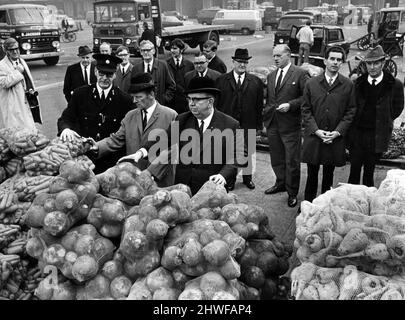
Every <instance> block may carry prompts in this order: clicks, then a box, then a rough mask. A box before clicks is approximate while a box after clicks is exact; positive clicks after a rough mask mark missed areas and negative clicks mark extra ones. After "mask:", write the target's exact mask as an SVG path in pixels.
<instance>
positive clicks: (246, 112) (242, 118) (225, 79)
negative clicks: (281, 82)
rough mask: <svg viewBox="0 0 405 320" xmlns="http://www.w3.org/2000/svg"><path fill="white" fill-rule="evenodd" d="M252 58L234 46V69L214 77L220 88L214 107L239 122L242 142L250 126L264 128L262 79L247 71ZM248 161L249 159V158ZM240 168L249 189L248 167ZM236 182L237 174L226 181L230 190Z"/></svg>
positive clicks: (251, 187)
mask: <svg viewBox="0 0 405 320" xmlns="http://www.w3.org/2000/svg"><path fill="white" fill-rule="evenodd" d="M251 58H252V57H251V56H249V51H248V49H242V48H238V49H236V50H235V54H234V56H233V57H232V61H233V70H232V71H231V72H228V73H225V74H223V75H221V76H220V77H219V78H218V79H217V80H216V86H217V88H218V89H219V90H220V91H221V96H220V98H219V101H218V104H217V108H218V110H220V111H222V112H224V113H226V114H227V115H229V116H231V117H233V118H234V119H236V120H238V121H239V123H240V126H241V128H242V129H244V130H245V141H248V130H249V129H251V130H256V131H261V130H262V129H263V119H262V112H263V82H262V81H261V80H260V79H259V78H258V77H256V76H255V75H253V74H249V73H248V72H247V66H248V63H249V60H250V59H251ZM255 143H256V142H255ZM249 161H250V162H251V161H252V158H250V160H249ZM250 167H251V166H250ZM242 171H243V172H242V177H243V178H242V180H243V183H244V184H245V185H246V186H247V187H248V188H249V189H254V188H255V184H254V183H253V181H252V172H251V170H247V169H243V170H242ZM235 181H236V175H235V176H234V177H233V179H232V180H231V181H230V183H229V189H230V190H233V188H234V186H235Z"/></svg>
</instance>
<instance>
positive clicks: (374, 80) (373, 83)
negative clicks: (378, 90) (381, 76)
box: [371, 79, 377, 87]
mask: <svg viewBox="0 0 405 320" xmlns="http://www.w3.org/2000/svg"><path fill="white" fill-rule="evenodd" d="M371 82H372V84H371V85H372V86H373V87H375V86H376V84H375V83H376V82H377V80H376V79H373V81H371Z"/></svg>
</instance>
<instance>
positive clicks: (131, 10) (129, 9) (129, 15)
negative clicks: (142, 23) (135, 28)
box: [95, 2, 139, 23]
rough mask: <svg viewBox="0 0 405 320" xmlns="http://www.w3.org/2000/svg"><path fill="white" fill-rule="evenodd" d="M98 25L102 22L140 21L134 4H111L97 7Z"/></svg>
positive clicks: (96, 20) (96, 18) (96, 19)
mask: <svg viewBox="0 0 405 320" xmlns="http://www.w3.org/2000/svg"><path fill="white" fill-rule="evenodd" d="M95 11H96V17H95V22H96V23H102V22H131V21H137V20H139V17H137V16H136V10H135V4H134V3H125V2H123V3H119V2H116V3H109V4H99V5H97V4H96V5H95Z"/></svg>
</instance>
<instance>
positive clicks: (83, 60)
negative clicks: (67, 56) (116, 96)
mask: <svg viewBox="0 0 405 320" xmlns="http://www.w3.org/2000/svg"><path fill="white" fill-rule="evenodd" d="M91 53H92V52H91V50H90V48H89V47H88V46H80V47H79V50H78V54H77V56H78V57H80V61H79V62H77V63H75V64H72V65H70V66H68V68H67V69H66V74H65V80H64V82H63V94H64V95H65V98H66V101H67V102H69V101H70V98H71V97H72V94H73V91H74V90H75V89H76V88H78V87H81V86H84V85H89V84H93V83H95V82H96V80H97V79H96V75H95V74H94V65H93V64H92V63H91Z"/></svg>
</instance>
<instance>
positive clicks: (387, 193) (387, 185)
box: [370, 169, 405, 217]
mask: <svg viewBox="0 0 405 320" xmlns="http://www.w3.org/2000/svg"><path fill="white" fill-rule="evenodd" d="M370 206H371V213H370V214H372V215H374V214H388V215H395V216H399V217H405V170H400V169H392V170H389V171H388V172H387V177H386V178H385V179H384V180H383V181H382V182H381V184H380V187H379V188H378V190H377V192H376V194H375V196H374V197H373V198H372V199H371V204H370Z"/></svg>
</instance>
